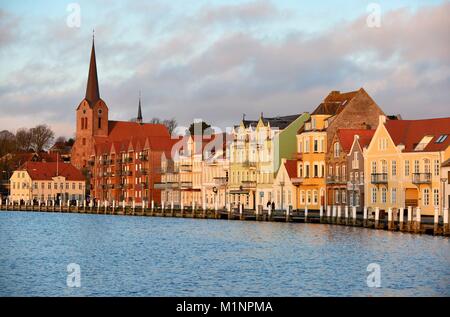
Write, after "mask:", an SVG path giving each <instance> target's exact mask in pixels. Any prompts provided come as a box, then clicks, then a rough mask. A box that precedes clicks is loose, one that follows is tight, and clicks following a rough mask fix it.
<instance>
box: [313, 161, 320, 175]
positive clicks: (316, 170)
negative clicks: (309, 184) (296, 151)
mask: <svg viewBox="0 0 450 317" xmlns="http://www.w3.org/2000/svg"><path fill="white" fill-rule="evenodd" d="M314 177H319V165H317V163H314Z"/></svg>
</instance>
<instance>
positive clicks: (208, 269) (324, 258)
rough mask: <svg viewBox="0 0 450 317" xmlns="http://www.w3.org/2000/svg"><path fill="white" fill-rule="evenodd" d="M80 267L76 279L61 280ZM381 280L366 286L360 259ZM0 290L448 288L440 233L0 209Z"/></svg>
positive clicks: (241, 292)
mask: <svg viewBox="0 0 450 317" xmlns="http://www.w3.org/2000/svg"><path fill="white" fill-rule="evenodd" d="M69 263H77V264H79V265H80V267H81V287H80V288H69V287H68V286H67V284H66V280H67V274H68V273H67V265H68V264H69ZM370 263H377V264H379V265H380V267H381V287H380V288H369V287H368V286H367V282H366V280H367V276H368V275H369V272H367V266H368V265H369V264H370ZM0 295H1V296H13V295H17V296H35V295H39V296H314V295H322V296H366V295H370V296H386V295H393V296H400V295H424V296H435V295H444V296H449V295H450V241H449V239H448V238H442V237H433V236H428V235H411V234H403V233H398V232H388V231H377V230H370V229H362V228H351V227H343V226H329V225H319V224H288V223H266V222H240V221H226V220H200V219H177V218H152V217H149V218H147V217H127V216H107V215H85V214H83V215H80V214H60V213H55V214H52V213H26V212H0Z"/></svg>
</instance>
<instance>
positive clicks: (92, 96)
mask: <svg viewBox="0 0 450 317" xmlns="http://www.w3.org/2000/svg"><path fill="white" fill-rule="evenodd" d="M99 99H100V92H99V89H98V78H97V62H96V60H95V44H94V34H92V51H91V62H90V64H89V75H88V81H87V87H86V100H87V101H88V102H89V104H90V105H91V106H92V105H93V104H94V103H95V102H97V101H98V100H99Z"/></svg>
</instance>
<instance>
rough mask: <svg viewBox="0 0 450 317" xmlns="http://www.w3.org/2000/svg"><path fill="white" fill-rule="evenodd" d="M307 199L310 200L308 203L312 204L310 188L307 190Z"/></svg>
mask: <svg viewBox="0 0 450 317" xmlns="http://www.w3.org/2000/svg"><path fill="white" fill-rule="evenodd" d="M306 196H307V197H306V201H307V202H308V205H310V204H311V191H310V190H308V191H307V192H306Z"/></svg>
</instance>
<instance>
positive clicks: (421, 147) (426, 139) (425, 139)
mask: <svg viewBox="0 0 450 317" xmlns="http://www.w3.org/2000/svg"><path fill="white" fill-rule="evenodd" d="M432 139H433V136H432V135H426V136H424V137H423V138H422V140H420V142H419V144H417V146H416V148H415V149H414V151H423V150H424V149H425V147H426V146H427V145H428V143H430V141H431V140H432Z"/></svg>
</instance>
